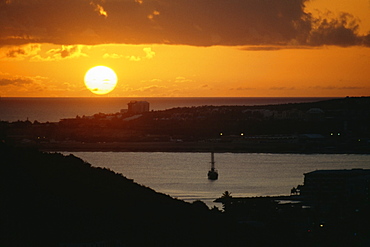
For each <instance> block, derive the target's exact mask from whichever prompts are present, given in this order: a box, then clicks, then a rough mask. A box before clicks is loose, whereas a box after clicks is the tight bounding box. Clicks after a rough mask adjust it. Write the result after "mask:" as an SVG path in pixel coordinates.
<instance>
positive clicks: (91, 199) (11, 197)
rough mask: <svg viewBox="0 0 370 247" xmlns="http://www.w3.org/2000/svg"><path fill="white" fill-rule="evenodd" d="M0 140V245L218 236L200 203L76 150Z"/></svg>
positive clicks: (162, 242)
mask: <svg viewBox="0 0 370 247" xmlns="http://www.w3.org/2000/svg"><path fill="white" fill-rule="evenodd" d="M0 146H1V147H0V157H1V166H0V169H1V172H0V174H1V175H0V176H1V177H0V178H1V194H0V198H1V218H0V219H1V220H0V221H1V233H0V235H1V238H0V246H58V244H63V243H81V242H85V243H95V242H99V241H106V242H109V241H111V242H112V241H117V240H119V242H120V243H122V246H204V244H207V243H213V244H221V243H222V241H221V242H220V240H219V239H218V240H217V241H215V240H212V239H209V236H210V235H211V234H212V233H215V234H219V232H218V231H219V230H220V229H218V227H216V224H214V223H215V220H216V219H217V218H218V217H217V216H216V217H215V215H213V214H214V212H211V211H209V210H208V208H207V207H206V206H205V205H204V204H203V203H193V204H189V203H185V202H183V201H180V200H176V199H173V198H171V197H169V196H167V195H163V194H159V193H156V192H155V191H153V190H152V189H150V188H147V187H144V186H141V185H138V184H136V183H134V182H133V181H132V180H129V179H127V178H125V177H124V176H123V175H121V174H116V173H114V172H112V171H109V170H107V169H101V168H94V167H91V165H90V164H88V163H86V162H84V161H83V160H81V159H79V158H77V157H75V156H73V155H69V156H63V155H61V154H57V153H53V154H48V153H41V152H38V151H35V150H29V149H15V148H11V147H8V146H5V145H0ZM211 215H212V218H211ZM217 222H219V221H218V220H217ZM220 223H221V222H219V223H218V224H217V225H220ZM219 235H220V234H219ZM66 246H67V245H66ZM119 246H121V245H119Z"/></svg>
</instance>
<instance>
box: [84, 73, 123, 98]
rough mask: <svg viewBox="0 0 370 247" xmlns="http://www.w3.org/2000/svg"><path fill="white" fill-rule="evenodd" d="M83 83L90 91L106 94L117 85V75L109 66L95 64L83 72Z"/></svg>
mask: <svg viewBox="0 0 370 247" xmlns="http://www.w3.org/2000/svg"><path fill="white" fill-rule="evenodd" d="M85 85H86V87H87V89H89V90H90V91H91V92H92V93H95V94H107V93H109V92H111V91H112V90H113V89H114V88H115V87H116V85H117V75H116V73H114V71H113V70H112V69H111V68H108V67H106V66H96V67H93V68H91V69H89V70H88V71H87V72H86V74H85Z"/></svg>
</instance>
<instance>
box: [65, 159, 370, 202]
mask: <svg viewBox="0 0 370 247" xmlns="http://www.w3.org/2000/svg"><path fill="white" fill-rule="evenodd" d="M64 154H66V155H68V154H70V153H69V152H65V153H64ZM72 154H73V155H75V156H77V157H80V158H81V159H83V160H84V161H86V162H88V163H90V164H91V165H92V166H95V167H105V168H109V169H110V170H113V171H114V172H117V173H121V174H123V175H124V176H125V177H127V178H130V179H133V180H134V181H135V182H136V183H139V184H141V185H145V186H147V187H150V188H152V189H154V190H155V191H157V192H160V193H164V194H167V195H170V196H172V197H174V198H178V199H181V200H184V201H187V202H193V201H195V200H201V201H203V202H205V203H206V204H207V205H208V206H209V207H213V206H217V207H219V208H220V206H221V205H219V204H218V203H214V202H213V201H214V200H215V199H217V198H219V197H220V196H221V195H222V193H223V192H225V191H229V192H231V194H232V196H234V197H254V196H276V195H289V194H290V190H291V188H293V187H296V186H297V185H299V184H303V179H304V173H307V172H311V171H315V170H328V169H330V170H331V169H355V168H362V169H370V155H356V154H259V153H216V154H215V161H216V168H217V169H218V171H219V178H218V180H215V181H212V180H208V179H207V172H208V170H209V168H210V161H211V154H210V153H169V152H72ZM148 203H150V202H148Z"/></svg>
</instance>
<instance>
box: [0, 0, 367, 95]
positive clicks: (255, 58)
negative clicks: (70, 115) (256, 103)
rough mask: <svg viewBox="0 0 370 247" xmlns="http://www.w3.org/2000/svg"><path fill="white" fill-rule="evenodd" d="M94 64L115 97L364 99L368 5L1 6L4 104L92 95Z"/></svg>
mask: <svg viewBox="0 0 370 247" xmlns="http://www.w3.org/2000/svg"><path fill="white" fill-rule="evenodd" d="M97 65H105V66H108V67H110V68H112V69H113V70H114V71H115V72H116V74H117V77H118V78H119V81H118V84H117V86H116V88H115V89H114V90H113V91H112V92H110V93H109V94H107V95H105V96H110V97H151V96H152V97H202V96H204V97H212V96H214V97H223V96H224V97H233V96H235V97H300V96H301V97H315V96H317V97H344V96H369V95H370V1H369V0H356V1H355V2H354V1H350V0H337V1H330V0H310V1H306V0H290V1H288V0H274V1H270V0H229V1H223V0H197V1H188V0H91V1H87V0H63V1H62V0H53V1H51V0H37V1H36V0H2V1H0V96H2V97H76V96H86V97H89V96H94V95H93V94H92V93H91V92H90V91H89V90H88V89H87V88H86V87H85V85H84V79H83V78H84V75H85V73H86V71H87V70H88V69H89V68H91V67H94V66H97ZM96 97H99V96H96Z"/></svg>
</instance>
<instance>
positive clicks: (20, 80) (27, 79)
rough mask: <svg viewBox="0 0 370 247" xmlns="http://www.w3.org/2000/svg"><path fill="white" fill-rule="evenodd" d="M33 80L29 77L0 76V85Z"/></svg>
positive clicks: (17, 83) (20, 83) (19, 83)
mask: <svg viewBox="0 0 370 247" xmlns="http://www.w3.org/2000/svg"><path fill="white" fill-rule="evenodd" d="M31 83H33V80H32V79H30V78H11V79H7V78H0V86H7V85H18V86H19V85H25V84H31Z"/></svg>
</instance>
